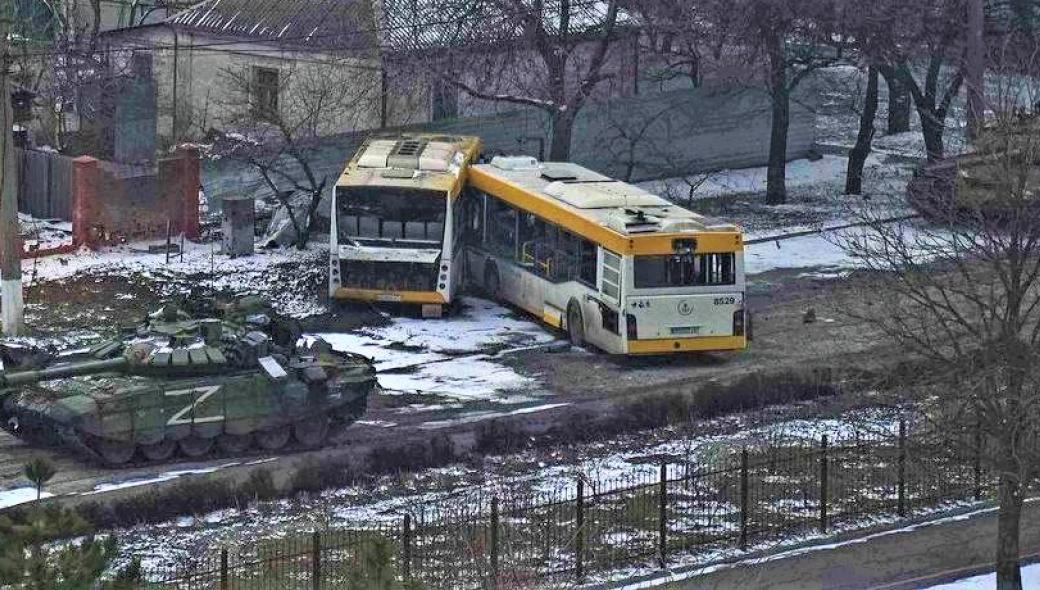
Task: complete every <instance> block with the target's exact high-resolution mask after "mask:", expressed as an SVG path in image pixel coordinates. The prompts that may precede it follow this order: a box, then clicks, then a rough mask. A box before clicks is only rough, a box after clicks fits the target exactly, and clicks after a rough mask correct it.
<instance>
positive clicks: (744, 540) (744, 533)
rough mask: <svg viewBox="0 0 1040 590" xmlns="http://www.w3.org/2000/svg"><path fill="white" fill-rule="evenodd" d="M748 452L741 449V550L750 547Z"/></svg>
mask: <svg viewBox="0 0 1040 590" xmlns="http://www.w3.org/2000/svg"><path fill="white" fill-rule="evenodd" d="M747 523H748V452H747V448H744V449H741V451H740V550H741V551H747V548H748V530H747Z"/></svg>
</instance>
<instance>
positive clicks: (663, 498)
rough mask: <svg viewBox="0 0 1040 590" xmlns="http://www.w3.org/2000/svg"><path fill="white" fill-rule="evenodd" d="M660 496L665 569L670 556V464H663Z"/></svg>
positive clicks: (659, 528) (659, 506)
mask: <svg viewBox="0 0 1040 590" xmlns="http://www.w3.org/2000/svg"><path fill="white" fill-rule="evenodd" d="M657 496H658V509H659V513H658V514H659V516H658V520H657V523H658V541H659V549H658V553H659V557H660V562H661V567H662V568H664V566H665V562H666V559H667V556H668V464H667V463H661V485H660V491H659V492H658V494H657Z"/></svg>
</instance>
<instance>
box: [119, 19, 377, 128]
mask: <svg viewBox="0 0 1040 590" xmlns="http://www.w3.org/2000/svg"><path fill="white" fill-rule="evenodd" d="M108 42H109V44H110V46H116V47H118V46H120V45H123V46H125V47H128V48H132V47H134V46H137V45H144V46H150V47H154V48H155V49H154V50H153V51H152V52H151V53H152V73H153V76H154V79H155V85H156V103H157V110H158V135H159V144H160V145H169V144H170V143H171V141H172V138H173V136H174V125H175V124H176V126H177V137H178V138H179V139H180V140H181V141H191V140H198V139H200V138H202V137H203V136H204V135H205V134H206V133H207V132H208V131H209V130H211V129H218V130H231V129H232V128H233V127H235V125H234V122H235V121H236V119H239V118H245V117H242V116H243V115H246V114H248V113H249V109H250V100H249V97H248V95H247V94H245V92H244V91H245V90H246V89H245V88H243V87H242V85H239V84H236V83H233V82H231V81H230V77H229V73H233V74H235V75H248V73H249V72H250V71H251V68H253V67H262V68H271V69H276V70H278V71H279V73H280V74H281V77H280V79H281V80H282V81H283V86H282V87H283V89H284V93H285V94H283V96H280V98H279V100H280V103H281V104H283V105H292V104H294V103H296V100H294V99H296V98H298V96H291V95H290V94H288V93H292V92H294V88H293V87H292V85H293V84H292V83H288V84H286V83H285V81H286V80H298V81H301V82H300V83H299V85H303V84H304V83H303V82H302V81H303V80H309V81H312V82H313V81H314V80H319V79H322V80H325V81H326V82H327V83H329V84H339V83H344V85H345V87H349V88H352V89H355V90H356V91H357V92H358V94H359V98H358V104H357V109H356V110H355V111H354V112H352V113H349V114H346V115H343V116H339V117H336V118H329V119H328V120H326V121H323V125H322V127H321V129H320V130H319V132H320V133H321V134H322V135H331V134H337V133H345V132H349V131H354V130H357V129H365V128H371V127H378V126H379V123H380V121H379V107H380V104H379V90H380V84H381V81H380V75H379V72H378V68H377V67H376V62H374V61H372V60H368V59H360V58H347V57H335V58H333V57H330V56H326V55H319V54H313V53H306V54H300V53H298V52H294V51H291V50H285V49H276V48H271V47H270V46H266V45H262V44H257V43H244V42H234V43H231V42H229V41H228V40H227V39H221V38H216V37H212V36H208V35H195V34H187V33H183V32H181V33H178V34H177V35H174V33H173V31H172V30H171V29H170V28H168V27H159V26H154V27H143V28H139V29H135V30H127V31H123V32H118V33H114V34H111V35H109V36H108ZM127 54H129V51H128V52H127Z"/></svg>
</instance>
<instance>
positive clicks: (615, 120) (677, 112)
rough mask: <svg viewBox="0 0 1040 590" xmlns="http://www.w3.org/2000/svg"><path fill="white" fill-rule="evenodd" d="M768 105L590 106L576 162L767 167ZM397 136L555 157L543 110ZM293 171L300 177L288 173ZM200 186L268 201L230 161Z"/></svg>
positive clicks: (623, 166)
mask: <svg viewBox="0 0 1040 590" xmlns="http://www.w3.org/2000/svg"><path fill="white" fill-rule="evenodd" d="M815 95H816V93H815V91H814V90H813V89H812V84H810V83H808V82H807V83H805V84H803V88H802V90H801V91H800V93H799V94H798V100H795V101H792V113H791V130H790V136H789V139H788V157H789V158H790V159H798V158H804V157H805V156H806V155H807V154H808V153H809V151H810V150H812V149H813V145H814V141H815V112H814V108H813V106H812V105H813V104H814V103H815V99H814V97H815ZM769 101H770V98H769V96H768V94H767V93H766V92H765V90H763V89H761V88H755V87H736V88H734V87H730V88H711V87H702V88H697V89H686V90H674V91H669V92H660V93H656V94H649V95H640V96H633V97H623V98H616V99H612V100H608V101H601V102H597V103H594V104H590V105H589V106H588V107H586V108H585V109H584V110H583V111H582V112H581V114H580V115H579V117H578V120H577V122H576V128H575V133H574V138H575V139H574V143H573V145H572V150H571V154H572V159H573V160H574V161H575V162H578V163H580V164H582V165H584V166H587V167H589V168H592V169H594V170H598V171H602V172H604V173H607V174H610V175H613V176H616V177H621V178H628V179H630V180H632V181H639V180H648V179H654V178H665V177H669V176H680V175H686V174H695V173H698V172H706V171H713V170H719V169H725V168H743V167H752V166H763V165H765V164H766V163H767V159H768V149H769V148H768V146H769V133H770V111H769V108H770V102H769ZM644 127H645V128H644ZM399 129H400V130H417V131H418V130H422V131H435V132H443V133H453V134H460V135H477V136H480V137H481V138H482V139H483V140H484V151H485V153H486V154H489V155H495V154H498V153H502V154H527V155H532V156H535V157H538V156H540V155H541V154H540V153H539V149H540V148H543V150H545V151H547V150H548V138H549V131H550V128H549V122H548V119H547V117H546V115H545V114H544V112H542V111H539V110H536V109H520V110H513V111H509V112H503V113H499V114H496V115H491V116H483V117H469V118H460V119H455V120H451V121H438V122H433V123H426V124H421V125H413V126H407V127H402V128H399ZM622 130H624V131H625V133H622V132H621V131H622ZM632 130H637V131H638V130H641V131H642V132H641V135H640V137H639V139H638V140H637V141H635V142H634V146H633V145H630V144H629V143H627V142H626V141H624V140H622V139H620V137H622V136H623V135H632V134H631V133H630V132H631V131H632ZM366 135H368V133H365V132H361V133H349V134H343V135H339V136H335V137H329V138H327V139H326V140H325V141H324V142H323V144H322V145H321V147H320V148H319V149H315V150H314V151H313V153H312V154H310V155H311V162H312V166H313V168H314V169H315V170H316V172H317V173H318V174H322V175H328V176H329V177H330V178H335V177H336V176H338V175H339V174H340V173H341V172H342V169H343V167H344V166H345V164H346V162H347V160H348V159H349V158H350V157H351V155H352V154H353V153H354V151H356V150H357V148H358V146H359V145H360V144H361V142H362V141H363V140H364V138H365V137H366ZM632 154H634V155H632ZM285 169H286V170H288V171H290V172H292V171H294V170H295V169H294V167H293V166H292V165H291V164H288V163H286V164H285ZM202 184H203V187H204V189H205V191H206V194H207V197H208V198H209V200H210V204H211V206H215V207H219V201H220V199H221V198H222V196H223V195H240V194H256V195H263V194H264V192H265V190H266V189H265V187H264V184H263V182H262V181H261V180H260V179H259V177H258V176H257V175H256V172H255V171H254V170H252V169H250V168H249V166H247V165H243V164H242V163H240V162H235V161H232V160H228V159H220V160H210V161H206V162H204V163H203V171H202Z"/></svg>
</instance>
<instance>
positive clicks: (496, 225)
mask: <svg viewBox="0 0 1040 590" xmlns="http://www.w3.org/2000/svg"><path fill="white" fill-rule="evenodd" d="M487 207H488V217H487V220H488V231H487V238H488V239H487V247H488V249H489V250H491V251H492V252H494V253H495V254H498V255H499V256H503V257H505V258H508V259H510V260H513V259H515V258H516V225H517V224H516V209H513V208H512V207H510V206H509V205H507V204H505V203H503V202H501V201H499V200H498V199H488V201H487Z"/></svg>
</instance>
